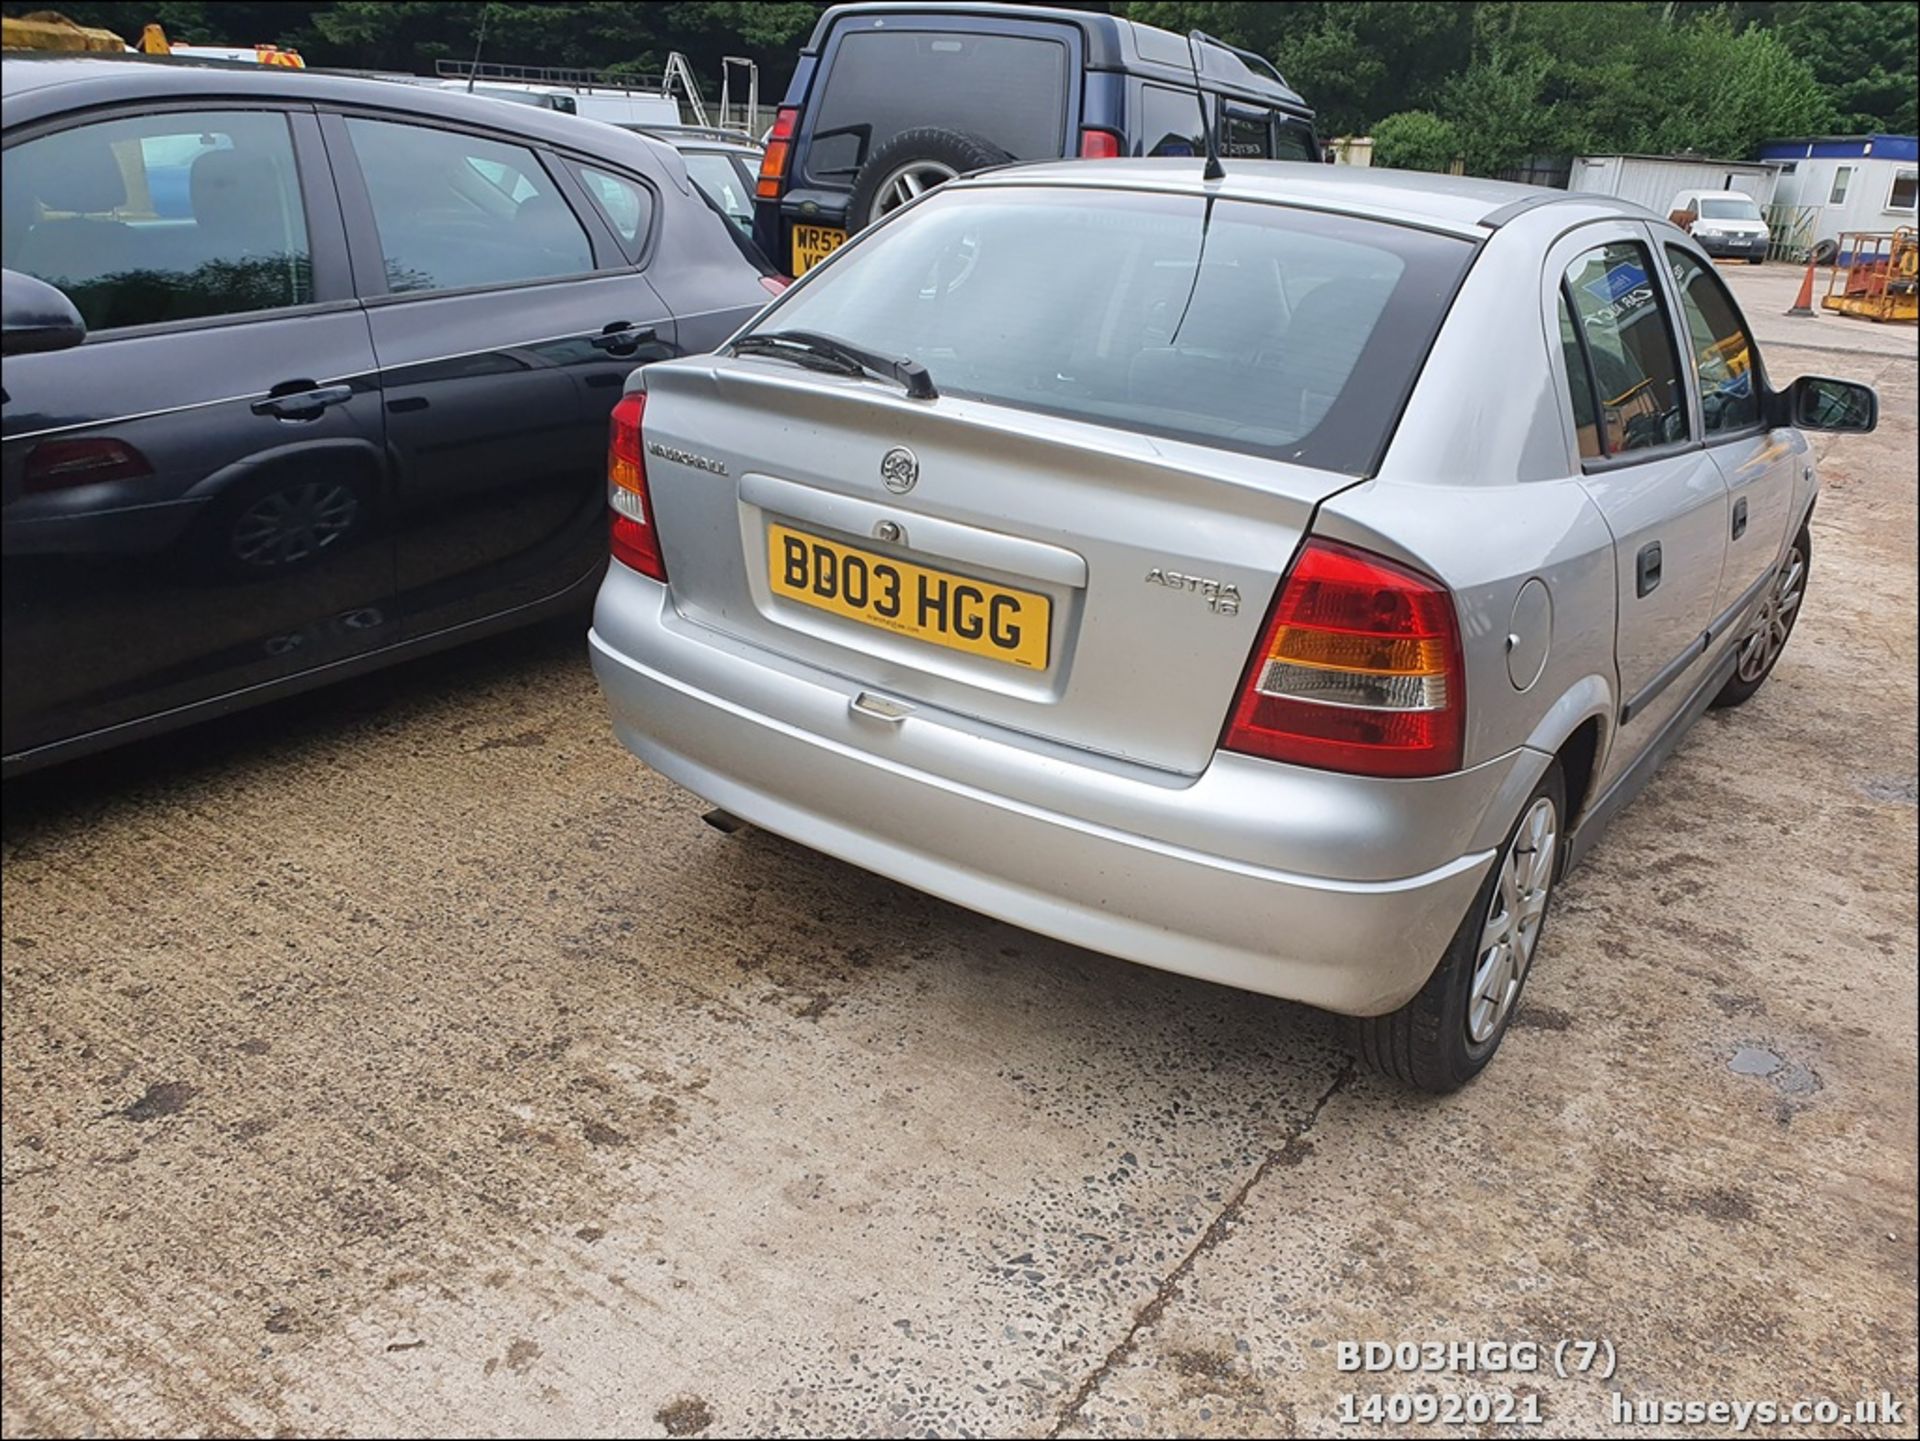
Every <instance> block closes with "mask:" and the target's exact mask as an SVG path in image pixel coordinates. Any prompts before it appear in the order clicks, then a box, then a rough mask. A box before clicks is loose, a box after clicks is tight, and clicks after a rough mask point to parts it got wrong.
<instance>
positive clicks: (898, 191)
mask: <svg viewBox="0 0 1920 1441" xmlns="http://www.w3.org/2000/svg"><path fill="white" fill-rule="evenodd" d="M959 173H960V172H959V171H958V170H955V169H954V168H953V167H952V166H951V165H942V164H941V163H940V162H939V161H938V160H910V161H908V162H907V163H906V164H905V165H902V166H901V167H900V168H899V169H898V170H896V171H894V172H893V174H891V175H889V176H888V177H887V178H886V179H885V180H883V181H881V182H880V188H879V189H878V190H876V191H875V192H874V195H873V214H874V218H875V219H876V220H877V219H878V218H879V217H881V216H882V215H885V214H887V213H889V212H890V211H894V210H898V209H899V208H900V207H901V206H902V205H905V204H906V203H907V202H908V201H909V200H912V199H915V198H916V197H918V196H920V195H923V194H925V193H926V192H927V191H929V190H931V189H933V188H934V187H935V186H936V185H945V184H946V183H947V182H948V181H949V180H952V179H953V178H954V177H955V176H957V175H958V174H959Z"/></svg>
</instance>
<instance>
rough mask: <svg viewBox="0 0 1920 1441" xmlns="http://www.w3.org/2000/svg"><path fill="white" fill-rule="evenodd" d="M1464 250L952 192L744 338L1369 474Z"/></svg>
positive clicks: (1123, 206)
mask: <svg viewBox="0 0 1920 1441" xmlns="http://www.w3.org/2000/svg"><path fill="white" fill-rule="evenodd" d="M1472 255H1473V246H1472V245H1471V243H1469V242H1468V241H1466V240H1462V239H1456V238H1454V237H1451V236H1445V235H1437V234H1433V233H1431V232H1428V231H1423V230H1416V229H1413V228H1410V227H1406V226H1398V225H1390V224H1385V223H1383V222H1379V221H1373V220H1365V219H1360V218H1356V217H1352V216H1341V215H1327V214H1321V213H1316V212H1312V211H1306V210H1298V209H1293V208H1290V207H1287V206H1283V205H1267V204H1259V203H1255V202H1250V201H1238V200H1214V201H1208V200H1205V199H1203V198H1201V197H1199V196H1188V195H1152V194H1139V193H1127V192H1122V191H1111V190H1095V189H1087V188H1081V187H1064V186H1062V187H1046V186H1035V187H1033V188H1030V189H1029V188H1025V187H1022V188H1017V189H1016V188H1012V187H1008V188H1001V187H994V188H992V189H974V190H967V189H954V190H946V191H941V192H939V193H937V194H935V195H934V196H932V197H930V198H929V199H928V200H927V201H925V202H923V203H922V204H920V205H918V206H916V207H914V209H913V210H911V211H909V212H907V213H905V214H903V215H902V216H901V217H900V218H899V219H898V220H896V221H893V222H890V223H888V224H886V225H884V226H882V227H881V228H879V229H877V230H875V231H872V232H870V233H869V234H868V235H866V236H863V237H860V238H858V239H856V241H855V242H854V245H853V249H852V250H851V251H849V253H848V254H846V255H844V256H842V257H840V258H839V259H837V260H835V261H834V263H833V264H832V265H830V266H828V267H827V268H826V269H824V270H822V271H820V272H819V273H818V274H816V275H815V276H812V277H810V278H809V279H808V280H807V281H805V282H804V283H803V284H801V285H799V286H797V287H795V288H794V290H793V291H792V292H791V293H790V294H789V295H788V296H787V297H786V299H785V300H783V301H781V302H779V303H777V304H775V305H774V306H773V307H771V309H770V310H769V311H768V313H767V314H766V315H765V316H763V317H762V318H761V320H760V322H759V324H758V325H757V326H756V328H757V329H766V330H808V331H815V332H819V333H822V334H826V335H830V336H833V337H835V338H837V339H841V340H846V341H851V342H853V343H854V344H856V345H860V346H864V347H866V348H868V349H870V350H877V351H881V352H885V353H889V354H895V355H904V356H909V357H911V358H912V359H915V360H918V361H920V362H921V363H922V364H924V365H925V366H926V367H927V368H928V369H929V370H930V371H931V372H932V374H933V379H934V383H935V384H936V385H937V386H938V387H939V389H940V391H941V392H942V393H943V394H951V395H963V396H969V397H973V398H976V399H982V400H991V401H996V402H1000V403H1002V404H1006V405H1012V406H1018V407H1020V408H1023V409H1028V410H1038V411H1044V412H1047V413H1050V414H1056V415H1064V416H1070V417H1073V418H1075V419H1081V420H1089V421H1096V422H1098V423H1100V424H1103V425H1113V426H1118V427H1121V428H1124V429H1127V430H1137V431H1143V432H1146V433H1148V434H1154V435H1166V436H1171V437H1174V438H1177V439H1182V440H1193V441H1199V442H1201V443H1203V444H1208V445H1217V446H1223V447H1225V448H1228V449H1231V450H1239V451H1247V452H1251V453H1254V454H1258V455H1265V456H1271V457H1273V458H1276V459H1283V460H1288V461H1293V462H1297V463H1299V464H1302V465H1309V466H1313V467H1315V468H1317V469H1322V470H1332V471H1339V472H1344V473H1347V474H1352V475H1368V474H1371V473H1372V472H1373V470H1374V469H1375V468H1376V467H1377V466H1378V464H1379V459H1380V455H1381V452H1382V451H1383V450H1384V448H1385V445H1386V442H1387V440H1388V438H1389V437H1390V436H1391V435H1392V433H1393V427H1394V424H1395V422H1396V421H1397V420H1398V418H1399V415H1400V411H1401V408H1402V407H1403V405H1404V404H1405V402H1406V398H1407V394H1408V392H1409V391H1410V390H1411V388H1412V385H1413V381H1414V379H1415V377H1416V376H1417V374H1418V372H1419V367H1420V363H1421V361H1422V359H1423V358H1424V357H1425V355H1426V352H1427V349H1428V347H1429V345H1430V344H1431V342H1432V339H1433V336H1434V333H1435V332H1436V331H1437V330H1438V328H1439V325H1440V322H1441V319H1442V317H1443V316H1444V315H1445V312H1446V309H1447V305H1448V303H1449V301H1450V299H1451V297H1452V296H1453V293H1454V291H1455V290H1456V289H1457V288H1458V285H1459V281H1460V278H1461V275H1462V274H1463V273H1464V271H1465V269H1466V267H1467V265H1468V263H1469V262H1470V260H1471V258H1472Z"/></svg>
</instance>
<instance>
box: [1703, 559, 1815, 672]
mask: <svg viewBox="0 0 1920 1441" xmlns="http://www.w3.org/2000/svg"><path fill="white" fill-rule="evenodd" d="M1812 564H1813V536H1812V534H1811V533H1810V532H1809V531H1808V530H1807V528H1806V527H1805V526H1802V527H1801V529H1800V534H1798V535H1796V536H1795V537H1794V538H1793V544H1792V545H1791V546H1789V547H1787V555H1786V559H1784V560H1782V561H1781V562H1780V568H1779V569H1778V570H1776V571H1775V572H1774V573H1773V585H1772V588H1771V589H1770V590H1769V591H1768V592H1767V599H1766V603H1765V604H1764V605H1762V606H1761V607H1760V613H1759V614H1758V615H1757V616H1755V617H1754V620H1753V624H1752V625H1750V626H1749V627H1748V628H1747V633H1746V634H1745V635H1743V636H1741V637H1740V642H1739V644H1738V645H1737V646H1735V648H1734V649H1735V651H1736V653H1737V654H1738V655H1739V660H1738V661H1737V662H1736V663H1735V665H1734V670H1733V674H1732V675H1730V676H1728V677H1727V683H1726V684H1725V685H1723V686H1721V687H1720V694H1718V695H1717V696H1715V697H1714V698H1713V708H1714V709H1715V710H1726V709H1728V708H1729V707H1731V706H1737V705H1745V704H1746V703H1747V702H1748V701H1750V700H1752V699H1753V697H1754V693H1755V692H1756V691H1758V690H1759V689H1760V687H1761V686H1763V685H1765V684H1766V683H1767V677H1768V676H1770V675H1772V674H1773V668H1774V666H1775V665H1776V664H1778V663H1779V660H1780V656H1781V653H1782V652H1783V651H1785V650H1786V648H1787V641H1788V639H1789V638H1790V637H1791V636H1792V635H1793V627H1794V624H1795V622H1797V621H1798V620H1799V619H1800V610H1801V607H1802V605H1803V603H1804V602H1805V601H1806V598H1807V572H1808V570H1809V569H1810V568H1811V567H1812Z"/></svg>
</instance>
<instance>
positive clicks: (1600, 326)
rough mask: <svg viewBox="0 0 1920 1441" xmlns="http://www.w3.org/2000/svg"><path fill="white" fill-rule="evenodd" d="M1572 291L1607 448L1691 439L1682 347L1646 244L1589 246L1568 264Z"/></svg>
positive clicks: (1617, 450) (1609, 451)
mask: <svg viewBox="0 0 1920 1441" xmlns="http://www.w3.org/2000/svg"><path fill="white" fill-rule="evenodd" d="M1566 297H1567V301H1568V303H1569V305H1570V306H1571V308H1572V311H1573V318H1574V322H1575V327H1576V331H1577V333H1578V335H1579V337H1580V342H1581V348H1582V350H1583V351H1584V352H1585V355H1586V358H1587V365H1588V368H1589V370H1590V372H1591V374H1592V376H1593V381H1594V385H1595V388H1596V390H1597V393H1598V397H1599V401H1600V416H1599V418H1600V444H1601V449H1602V451H1603V453H1605V454H1606V455H1610V456H1611V455H1623V454H1626V453H1627V452H1629V451H1635V450H1648V449H1652V448H1653V447H1655V446H1662V445H1671V444H1673V443H1675V442H1677V441H1683V440H1686V439H1687V438H1688V428H1687V392H1686V386H1685V385H1684V384H1683V383H1682V382H1681V378H1680V364H1679V358H1678V356H1679V352H1678V351H1677V349H1676V348H1675V346H1674V337H1673V328H1672V326H1671V324H1670V323H1669V322H1668V319H1667V313H1666V310H1665V308H1664V307H1663V306H1662V305H1661V304H1660V295H1659V290H1658V288H1657V287H1656V285H1655V284H1654V279H1653V264H1652V260H1651V258H1650V257H1649V256H1648V254H1647V248H1646V246H1644V245H1639V244H1634V243H1631V242H1625V241H1623V242H1619V243H1616V244H1613V245H1604V246H1601V247H1600V248H1598V249H1596V250H1589V251H1588V252H1587V253H1586V254H1585V255H1582V256H1581V257H1580V258H1579V259H1578V260H1576V261H1574V262H1573V264H1572V265H1570V266H1568V267H1567V275H1566Z"/></svg>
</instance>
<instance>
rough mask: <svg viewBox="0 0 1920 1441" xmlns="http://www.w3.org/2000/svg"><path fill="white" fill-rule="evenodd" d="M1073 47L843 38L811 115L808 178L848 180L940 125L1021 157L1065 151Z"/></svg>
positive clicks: (961, 35)
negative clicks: (870, 160) (889, 148)
mask: <svg viewBox="0 0 1920 1441" xmlns="http://www.w3.org/2000/svg"><path fill="white" fill-rule="evenodd" d="M1066 95H1067V47H1066V46H1065V45H1063V44H1062V43H1060V42H1059V41H1057V40H1044V39H1040V38H1039V37H1037V36H1022V35H987V34H980V33H977V32H974V31H966V30H954V31H912V30H863V31H859V32H857V33H854V34H850V35H845V36H843V37H842V38H841V40H840V44H839V46H838V48H837V49H836V50H835V51H834V55H833V60H832V68H831V69H829V70H828V72H827V78H826V83H825V84H824V86H823V87H822V89H821V96H820V108H819V111H818V113H817V114H815V115H812V116H810V117H809V120H808V125H807V130H808V134H809V140H808V143H807V154H806V169H807V177H808V178H809V179H810V180H813V181H815V182H817V183H821V184H826V185H834V186H847V187H850V186H851V185H852V184H853V177H854V176H855V175H856V174H857V173H858V172H859V170H860V166H861V165H862V164H863V163H864V162H865V161H866V158H867V157H868V156H869V155H871V154H873V152H874V151H876V150H878V149H879V148H880V147H881V146H883V145H885V144H886V143H887V142H888V141H889V140H891V139H893V137H894V136H896V135H898V134H899V133H900V132H901V131H902V130H910V129H914V128H916V127H918V126H922V125H930V124H938V125H940V126H941V127H942V128H944V129H948V130H962V131H965V132H966V133H968V134H969V135H977V136H979V137H980V138H981V139H983V140H987V141H990V142H991V143H992V144H995V145H997V146H999V147H1000V148H1001V149H1002V150H1004V151H1006V152H1007V154H1009V155H1011V156H1012V157H1013V158H1014V159H1015V160H1045V159H1050V158H1053V157H1056V156H1059V155H1063V154H1065V153H1066V152H1065V149H1064V147H1065V144H1066V124H1067V100H1066Z"/></svg>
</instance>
